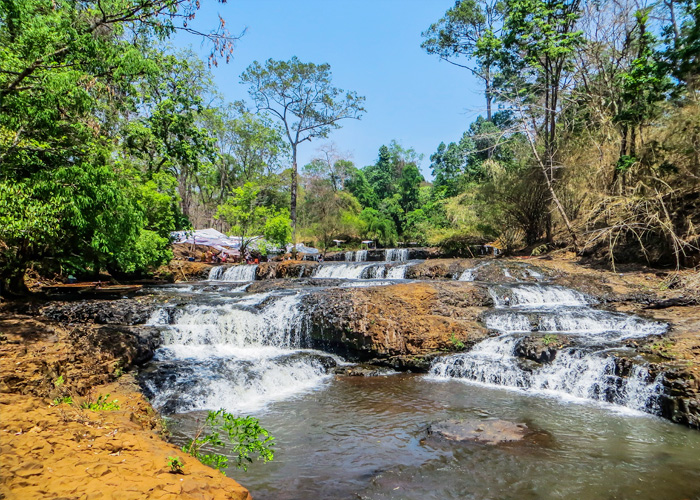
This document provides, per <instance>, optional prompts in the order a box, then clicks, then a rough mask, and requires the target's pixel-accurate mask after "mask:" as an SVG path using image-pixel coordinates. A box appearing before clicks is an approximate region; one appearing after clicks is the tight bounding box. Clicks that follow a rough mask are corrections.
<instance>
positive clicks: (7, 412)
mask: <svg viewBox="0 0 700 500" xmlns="http://www.w3.org/2000/svg"><path fill="white" fill-rule="evenodd" d="M0 332H2V335H1V336H0V357H1V358H2V363H1V364H0V414H1V415H2V419H1V420H0V447H1V450H2V459H1V460H2V470H1V472H0V497H2V498H5V499H8V500H11V499H17V500H24V499H28V498H95V499H97V498H100V499H101V498H107V499H110V498H112V499H141V498H153V499H175V498H178V499H180V498H186V499H210V498H215V499H222V500H223V499H236V500H248V499H250V498H251V497H250V495H249V493H248V491H247V490H246V489H245V488H243V487H242V486H241V485H240V484H238V483H237V482H235V481H234V480H233V479H230V478H227V477H225V476H223V475H222V474H220V473H219V472H217V471H216V470H214V469H211V468H209V467H206V466H204V465H202V464H201V463H199V461H198V460H196V459H194V458H192V457H188V456H185V454H184V453H183V452H182V451H181V450H179V449H178V448H177V447H176V446H174V445H172V444H169V443H167V442H166V441H165V440H164V439H163V437H162V436H163V435H164V433H165V432H166V430H165V429H164V428H163V422H162V420H161V419H160V418H159V417H158V415H157V414H156V412H155V411H154V410H153V408H152V407H151V405H150V404H149V403H148V402H147V401H146V399H145V398H144V397H143V395H142V394H141V391H140V389H139V387H138V385H137V384H136V383H135V380H134V379H133V377H132V376H131V375H130V374H129V373H123V372H124V371H126V370H128V369H129V368H130V366H131V365H132V364H133V363H134V362H136V361H138V360H139V357H138V353H139V351H138V349H137V348H136V346H135V343H134V342H133V341H130V340H129V338H128V336H124V335H116V334H112V335H111V336H109V335H108V333H107V332H106V330H104V329H100V328H97V327H94V326H86V325H82V326H80V327H79V328H78V327H76V326H71V327H63V326H61V325H59V324H57V323H54V322H50V321H43V320H40V319H38V318H36V317H32V316H24V315H17V314H6V315H4V316H3V317H2V318H1V319H0ZM105 337H107V339H108V340H105ZM141 355H142V356H143V355H144V353H143V352H142V353H141ZM145 356H146V357H147V353H146V354H145ZM106 395H109V396H108V398H107V399H108V401H109V402H112V401H114V400H117V401H118V403H117V405H118V409H113V410H100V411H93V410H88V409H82V408H80V403H81V402H83V401H93V402H94V401H96V399H97V398H99V397H100V396H106ZM68 397H70V398H71V399H72V400H73V404H67V403H63V404H56V403H58V401H57V399H60V398H68ZM171 456H173V457H174V456H179V457H180V458H182V459H183V460H184V467H183V471H184V474H173V473H171V472H170V467H169V466H168V457H171Z"/></svg>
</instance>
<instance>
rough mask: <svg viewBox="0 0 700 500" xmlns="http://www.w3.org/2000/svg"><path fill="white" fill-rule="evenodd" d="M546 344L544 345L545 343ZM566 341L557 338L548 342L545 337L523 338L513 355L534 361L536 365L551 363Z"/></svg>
mask: <svg viewBox="0 0 700 500" xmlns="http://www.w3.org/2000/svg"><path fill="white" fill-rule="evenodd" d="M545 342H546V343H545ZM566 343H567V341H566V340H565V339H563V340H562V339H561V338H559V337H557V338H556V339H551V340H548V338H547V337H531V336H529V335H528V336H526V337H523V338H522V339H521V340H520V342H518V345H517V346H516V348H515V355H516V356H518V357H521V358H525V359H529V360H531V361H535V362H536V363H551V362H552V361H554V358H555V357H556V355H557V351H558V350H559V349H560V348H561V347H563V345H565V344H566Z"/></svg>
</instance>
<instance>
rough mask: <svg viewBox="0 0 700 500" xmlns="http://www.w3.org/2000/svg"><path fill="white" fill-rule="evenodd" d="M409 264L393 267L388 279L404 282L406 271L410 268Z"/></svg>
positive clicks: (387, 274) (388, 273)
mask: <svg viewBox="0 0 700 500" xmlns="http://www.w3.org/2000/svg"><path fill="white" fill-rule="evenodd" d="M409 267H410V266H409V264H401V265H398V266H393V267H391V268H390V269H389V271H388V272H387V273H386V277H387V278H388V279H392V280H402V279H405V278H406V270H407V269H408V268H409Z"/></svg>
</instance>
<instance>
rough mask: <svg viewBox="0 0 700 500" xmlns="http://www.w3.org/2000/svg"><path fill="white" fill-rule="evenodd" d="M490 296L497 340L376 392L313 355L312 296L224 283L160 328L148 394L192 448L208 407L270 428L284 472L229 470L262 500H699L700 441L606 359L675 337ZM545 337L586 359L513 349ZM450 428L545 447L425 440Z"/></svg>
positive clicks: (572, 301)
mask: <svg viewBox="0 0 700 500" xmlns="http://www.w3.org/2000/svg"><path fill="white" fill-rule="evenodd" d="M329 265H330V264H329ZM333 265H334V266H335V267H334V268H333V269H340V268H341V266H342V268H343V269H345V270H350V269H353V270H355V269H356V268H359V267H360V266H363V267H364V266H381V269H386V267H385V266H386V265H385V264H383V263H380V264H376V263H375V264H371V263H340V264H333ZM402 265H403V264H401V265H399V266H395V267H390V268H389V273H391V270H392V269H398V268H400V266H402ZM324 267H325V265H324V266H321V267H319V270H323V269H324ZM326 269H327V267H326ZM365 269H367V267H365ZM355 272H356V271H355ZM396 272H397V273H398V271H396ZM393 277H394V276H389V275H386V276H385V275H381V276H375V278H393ZM355 279H356V278H355ZM372 281H374V282H375V283H386V282H385V281H383V280H381V279H374V280H372ZM364 283H368V282H362V281H354V280H353V279H350V280H348V281H347V283H346V284H347V285H351V284H353V285H357V284H364ZM490 287H491V288H490V290H491V293H492V296H493V298H494V301H495V304H496V307H495V308H494V309H493V310H491V311H489V313H488V314H487V315H486V316H485V319H484V322H485V323H486V325H487V326H489V327H490V328H491V329H493V330H494V331H495V332H498V333H499V335H497V336H495V337H493V338H489V339H487V340H484V341H482V342H481V343H479V344H477V345H476V346H475V347H474V348H473V349H472V350H471V351H469V352H466V353H462V354H455V355H451V356H445V357H443V358H440V359H439V360H437V361H436V362H435V363H434V364H433V367H432V370H431V373H430V374H429V375H425V376H421V375H408V374H404V375H390V376H382V377H367V378H363V377H346V376H336V375H334V367H335V366H337V365H339V364H343V363H344V361H343V360H342V359H340V358H338V357H336V356H331V355H328V354H325V353H322V352H319V351H314V350H311V349H308V345H309V344H308V335H307V334H308V327H309V325H308V321H307V315H306V314H305V311H304V307H303V306H302V298H303V295H304V293H305V292H304V290H287V291H285V290H280V291H276V292H267V293H258V294H248V293H245V292H244V291H245V287H235V286H233V285H226V284H225V283H220V284H215V285H211V290H209V289H208V288H207V289H203V290H201V291H199V292H196V293H193V292H191V291H188V292H187V293H184V291H183V293H180V292H178V298H179V299H180V300H179V301H178V305H176V306H173V305H171V304H164V305H163V307H162V309H160V310H158V311H156V312H155V313H154V315H153V317H152V318H151V321H150V323H151V325H154V326H157V327H160V328H162V329H163V334H164V339H165V346H164V347H163V348H161V349H159V350H158V352H157V355H156V358H155V360H154V362H153V363H151V366H150V367H149V369H148V371H147V373H145V374H144V376H143V378H142V382H143V384H144V386H145V388H146V389H147V391H150V394H149V395H150V397H151V401H152V402H153V404H154V406H155V407H156V408H157V409H159V410H161V411H164V412H165V413H169V414H171V416H172V419H173V426H172V427H173V431H174V438H175V440H176V442H178V443H180V444H181V443H183V442H184V441H185V440H186V439H187V437H188V436H192V435H193V434H194V432H195V428H196V425H197V419H201V418H202V416H203V415H204V411H205V410H208V409H212V410H214V409H218V408H221V407H223V408H225V409H226V410H228V411H230V412H233V413H235V414H239V415H253V416H256V417H258V418H259V419H260V421H261V425H263V427H265V428H267V429H268V430H269V431H270V432H271V434H272V435H273V436H275V438H276V450H277V451H276V455H275V460H274V461H273V462H272V463H268V464H263V463H254V464H253V465H252V466H251V467H250V469H249V471H248V472H247V473H243V472H240V471H237V470H230V471H228V474H229V475H230V476H232V477H234V478H236V479H237V480H238V481H239V482H241V483H242V484H243V485H244V486H246V487H247V488H249V489H250V490H251V493H252V495H253V497H254V498H256V500H260V499H325V498H328V499H346V498H347V499H368V500H369V499H408V500H412V499H421V500H423V499H426V498H436V499H491V498H493V499H511V498H512V499H541V498H545V499H548V498H563V499H569V498H576V499H586V500H587V499H591V500H592V499H599V498H604V499H608V498H610V499H612V498H630V499H631V498H634V499H676V498H677V499H690V498H700V433H698V432H697V431H691V430H688V429H685V428H683V427H681V426H678V425H675V424H671V423H669V422H667V421H664V420H661V419H659V418H657V417H654V416H652V415H650V414H649V413H643V412H642V411H639V410H644V411H646V412H651V413H653V412H654V411H655V408H654V406H653V404H654V401H655V396H656V395H657V391H658V390H659V387H660V386H659V385H658V383H657V382H658V381H656V380H650V379H649V376H648V372H647V371H646V369H645V367H644V366H643V365H641V364H640V365H639V366H637V367H635V368H634V369H633V371H632V373H631V375H630V376H629V377H627V378H625V379H622V380H621V379H620V378H619V377H617V378H616V377H615V376H614V373H613V371H614V369H613V368H614V367H613V365H612V364H611V363H612V361H611V360H612V358H610V357H609V356H608V352H609V350H610V347H611V346H615V347H619V346H620V345H622V344H621V342H622V341H623V340H624V339H626V338H629V337H635V336H639V335H657V334H660V333H663V331H665V328H666V326H665V325H662V324H658V323H655V322H650V321H648V320H644V319H643V318H638V317H635V316H631V315H623V314H617V313H610V312H607V311H604V310H600V309H596V308H594V307H592V306H593V305H594V302H595V300H594V299H593V298H590V297H587V296H585V295H583V294H580V293H578V292H574V291H573V290H569V289H566V288H562V287H555V286H547V285H540V284H527V283H517V284H511V285H490ZM317 290H318V288H317ZM188 294H189V295H188ZM188 297H189V301H188V300H187V299H188ZM506 297H508V300H506ZM543 332H554V334H556V335H557V336H562V337H564V336H565V337H567V338H570V339H573V340H575V342H576V343H577V347H575V348H571V349H563V350H561V351H559V353H558V354H557V357H556V358H555V360H554V361H553V362H552V363H550V364H545V365H542V366H540V367H538V368H536V369H532V368H523V366H522V365H521V363H519V360H518V359H516V357H515V356H514V348H515V346H516V345H517V343H518V342H519V341H520V340H521V338H522V337H523V336H524V335H532V334H542V333H543ZM601 344H602V345H601ZM582 346H583V347H582ZM611 403H615V404H611ZM446 418H451V419H454V418H457V419H470V420H473V419H476V420H488V419H502V420H506V421H509V422H515V423H525V424H527V425H528V426H529V427H530V428H532V429H535V430H537V431H540V434H539V435H540V436H541V439H538V440H535V441H528V442H524V443H509V444H501V445H483V444H475V443H471V444H464V443H462V444H456V443H447V442H444V441H443V442H441V441H439V440H435V439H433V438H431V439H426V428H427V426H428V425H429V424H430V423H431V422H435V421H439V420H443V419H446Z"/></svg>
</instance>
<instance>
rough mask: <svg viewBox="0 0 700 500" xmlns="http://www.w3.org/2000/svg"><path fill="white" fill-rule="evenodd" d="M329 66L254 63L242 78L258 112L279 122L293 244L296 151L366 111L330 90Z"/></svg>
mask: <svg viewBox="0 0 700 500" xmlns="http://www.w3.org/2000/svg"><path fill="white" fill-rule="evenodd" d="M330 70H331V68H330V65H328V64H320V65H316V64H313V63H303V62H301V61H299V59H297V58H296V57H293V58H292V59H291V60H290V61H275V60H273V59H269V60H268V61H267V62H266V63H265V65H264V66H263V65H261V64H260V63H259V62H257V61H255V62H254V63H253V64H251V65H250V66H248V68H247V69H246V70H245V72H244V73H243V74H242V75H241V82H242V83H246V84H248V85H249V93H250V96H251V98H252V99H253V101H254V103H255V105H256V107H257V109H258V111H264V112H267V113H269V114H271V115H272V116H274V117H275V118H276V119H279V120H280V122H281V123H282V126H283V128H284V131H285V134H286V136H287V140H288V141H289V145H290V147H291V150H292V172H291V174H292V175H291V205H290V206H291V210H290V212H291V219H292V242H293V243H294V244H295V245H296V223H297V182H298V181H297V173H298V172H297V149H298V147H299V144H302V143H303V142H305V141H311V140H312V139H314V138H323V137H327V136H328V134H329V133H330V132H331V130H333V129H335V128H339V127H340V125H339V123H338V122H340V121H341V120H344V119H347V118H355V119H359V118H360V116H361V115H362V113H363V112H364V111H365V110H364V108H363V107H362V104H363V102H364V100H365V99H364V97H360V96H358V95H357V94H356V93H355V92H349V91H344V90H342V89H340V88H338V87H334V86H333V85H332V82H331V71H330Z"/></svg>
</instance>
